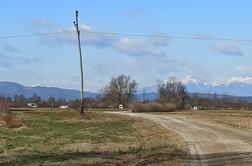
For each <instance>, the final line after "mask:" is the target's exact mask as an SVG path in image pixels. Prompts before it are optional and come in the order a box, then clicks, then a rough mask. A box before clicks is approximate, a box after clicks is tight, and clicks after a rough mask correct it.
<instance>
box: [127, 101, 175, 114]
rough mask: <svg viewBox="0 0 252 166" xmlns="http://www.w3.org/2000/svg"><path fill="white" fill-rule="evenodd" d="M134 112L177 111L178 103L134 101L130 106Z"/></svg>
mask: <svg viewBox="0 0 252 166" xmlns="http://www.w3.org/2000/svg"><path fill="white" fill-rule="evenodd" d="M130 108H131V110H132V112H172V111H176V105H175V104H172V103H168V104H164V105H162V104H159V103H134V104H132V105H131V106H130Z"/></svg>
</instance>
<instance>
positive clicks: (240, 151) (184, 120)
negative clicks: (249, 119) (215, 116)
mask: <svg viewBox="0 0 252 166" xmlns="http://www.w3.org/2000/svg"><path fill="white" fill-rule="evenodd" d="M114 113H117V114H122V115H130V116H136V117H142V118H146V119H150V120H152V121H154V122H156V123H158V124H160V125H162V126H164V127H165V128H167V129H169V130H172V131H174V132H176V133H178V134H179V135H180V136H181V137H182V138H183V139H184V140H185V141H186V143H187V145H188V149H189V152H190V158H189V159H188V162H187V163H188V165H192V166H200V165H203V166H205V165H207V166H208V165H210V166H225V165H228V166H229V165H230V166H252V133H251V132H245V131H240V130H237V129H233V128H228V127H224V126H219V125H216V124H210V123H208V122H204V121H201V120H200V119H197V120H195V119H190V118H188V117H183V116H180V115H151V114H142V113H141V114H139V113H128V112H120V113H118V112H114Z"/></svg>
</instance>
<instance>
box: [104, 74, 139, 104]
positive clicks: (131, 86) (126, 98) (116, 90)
mask: <svg viewBox="0 0 252 166" xmlns="http://www.w3.org/2000/svg"><path fill="white" fill-rule="evenodd" d="M136 91H137V82H136V81H135V80H131V78H130V76H125V75H120V76H118V77H116V78H112V79H111V81H110V83H109V84H108V85H106V86H105V87H104V88H103V89H102V90H101V93H102V98H103V100H104V101H106V102H107V103H109V104H114V103H117V104H124V105H127V104H129V103H130V102H131V101H132V100H134V98H135V93H136Z"/></svg>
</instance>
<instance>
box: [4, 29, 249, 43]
mask: <svg viewBox="0 0 252 166" xmlns="http://www.w3.org/2000/svg"><path fill="white" fill-rule="evenodd" d="M73 32H74V31H73V30H69V31H60V32H48V33H33V34H24V35H10V36H0V39H9V38H25V37H33V36H48V35H60V34H66V33H73ZM82 32H83V33H86V34H98V35H99V34H100V35H113V36H116V35H117V36H131V37H149V38H167V39H182V40H206V41H235V42H252V39H242V38H211V37H190V36H175V35H151V34H135V33H118V32H102V31H83V30H82Z"/></svg>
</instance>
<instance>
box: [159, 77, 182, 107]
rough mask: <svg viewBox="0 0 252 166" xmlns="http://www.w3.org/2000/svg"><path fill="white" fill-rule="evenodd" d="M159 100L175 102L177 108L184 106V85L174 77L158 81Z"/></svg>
mask: <svg viewBox="0 0 252 166" xmlns="http://www.w3.org/2000/svg"><path fill="white" fill-rule="evenodd" d="M158 92H159V100H160V102H161V103H163V104H165V103H175V104H176V105H177V107H178V108H179V109H182V108H184V106H185V103H186V99H187V91H186V87H185V86H184V85H183V84H182V83H181V82H180V81H178V80H176V79H175V78H170V79H169V80H168V81H166V82H160V83H159V87H158Z"/></svg>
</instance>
